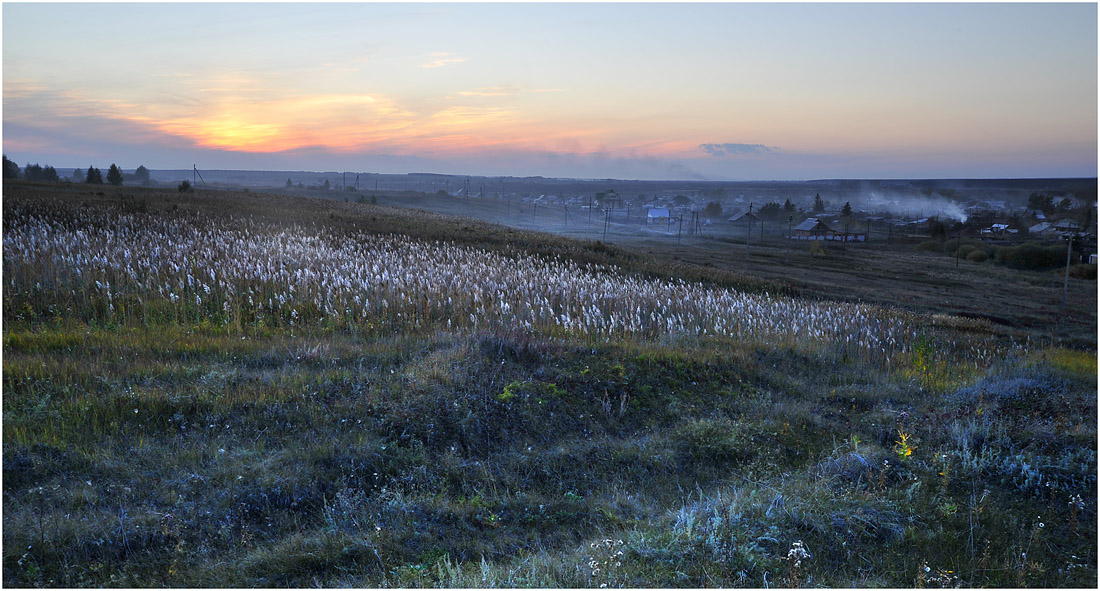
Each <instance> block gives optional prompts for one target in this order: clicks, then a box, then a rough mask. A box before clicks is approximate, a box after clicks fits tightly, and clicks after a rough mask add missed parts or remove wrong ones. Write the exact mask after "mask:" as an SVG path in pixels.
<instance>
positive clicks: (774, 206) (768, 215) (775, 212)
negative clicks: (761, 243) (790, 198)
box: [757, 201, 780, 220]
mask: <svg viewBox="0 0 1100 591" xmlns="http://www.w3.org/2000/svg"><path fill="white" fill-rule="evenodd" d="M779 212H780V207H779V203H778V202H775V201H772V202H771V203H765V204H764V205H763V206H761V207H760V210H759V211H758V212H757V213H758V214H759V215H760V217H762V218H765V219H769V220H774V219H776V218H778V217H779Z"/></svg>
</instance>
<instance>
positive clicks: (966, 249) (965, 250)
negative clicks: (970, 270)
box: [954, 244, 979, 259]
mask: <svg viewBox="0 0 1100 591" xmlns="http://www.w3.org/2000/svg"><path fill="white" fill-rule="evenodd" d="M975 250H979V249H978V247H977V246H974V245H973V244H963V245H962V246H960V247H958V248H956V249H955V253H954V254H955V256H956V257H958V258H960V259H965V258H967V257H968V256H970V253H972V252H974V251H975Z"/></svg>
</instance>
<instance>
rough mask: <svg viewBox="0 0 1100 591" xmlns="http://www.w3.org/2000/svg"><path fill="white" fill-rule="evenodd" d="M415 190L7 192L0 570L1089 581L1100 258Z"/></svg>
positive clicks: (86, 576) (320, 576) (621, 579)
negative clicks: (645, 221)
mask: <svg viewBox="0 0 1100 591" xmlns="http://www.w3.org/2000/svg"><path fill="white" fill-rule="evenodd" d="M418 199H422V200H421V201H416V200H414V199H413V198H411V197H409V198H408V199H405V198H404V197H402V196H400V195H382V196H380V197H379V198H378V201H379V203H378V204H370V203H362V204H360V203H345V202H343V201H336V200H322V199H307V198H301V197H293V196H285V195H284V196H280V195H268V194H261V193H255V192H213V191H211V192H199V193H196V194H180V193H178V192H176V191H165V190H146V189H133V188H128V187H127V188H108V187H102V188H93V189H89V188H88V187H87V186H86V185H46V184H26V183H12V184H9V183H6V184H5V186H4V202H3V208H4V209H3V224H4V255H3V298H4V301H3V321H4V325H3V583H4V585H5V586H9V587H98V586H115V587H117V586H123V587H137V586H157V587H177V586H178V587H188V586H190V587H305V586H318V587H365V586H372V587H373V586H381V587H430V586H447V587H497V586H502V587H503V586H511V587H517V586H518V587H589V588H596V587H604V586H607V587H757V588H759V587H771V586H783V587H864V586H875V587H959V586H967V587H1089V588H1092V587H1095V586H1096V584H1097V537H1096V531H1097V519H1096V515H1097V497H1096V485H1097V480H1096V477H1097V463H1096V449H1097V448H1096V445H1097V439H1096V428H1097V424H1096V412H1097V407H1096V403H1097V400H1096V388H1097V356H1096V338H1095V334H1096V309H1095V308H1096V282H1095V281H1088V280H1082V279H1072V280H1071V282H1070V306H1069V309H1068V310H1067V311H1065V312H1063V311H1061V310H1060V309H1059V308H1060V303H1061V276H1060V275H1058V274H1057V273H1055V272H1048V271H1042V272H1033V271H1016V270H1011V269H1007V268H1005V267H1001V266H998V265H994V264H992V263H988V264H977V263H970V264H969V266H968V265H967V263H966V262H963V263H962V264H960V267H959V268H958V269H956V268H955V266H954V260H953V259H951V258H949V257H946V256H944V255H942V254H930V253H923V252H917V251H916V250H915V249H914V248H913V245H912V244H909V245H906V244H895V245H890V246H889V247H887V248H882V247H881V246H882V245H877V244H875V243H871V244H867V245H859V246H854V245H849V246H847V247H846V248H840V247H839V245H835V246H836V247H828V248H825V249H824V250H822V251H820V252H816V253H811V252H809V250H808V249H807V246H805V245H800V246H799V247H798V248H796V249H792V252H791V255H790V264H789V265H788V264H787V263H786V262H785V259H786V251H785V248H784V246H785V245H781V244H780V243H779V242H778V239H777V238H775V237H772V238H771V242H766V243H765V245H764V246H759V245H754V246H752V247H751V248H752V251H751V254H750V256H749V259H748V261H747V262H746V260H745V251H744V248H745V245H744V244H743V243H737V242H736V241H731V239H727V238H722V237H720V236H713V235H712V236H710V237H708V236H706V235H704V236H702V237H691V238H685V239H683V240H682V241H681V244H680V245H679V246H677V245H676V241H675V237H671V238H670V237H668V236H656V235H647V234H644V233H641V232H636V231H635V232H627V231H622V232H611V233H609V236H608V238H607V240H606V241H604V240H603V235H602V227H599V228H596V227H575V228H562V229H563V230H566V235H565V236H561V235H551V234H544V233H539V232H535V231H530V230H527V229H523V228H522V227H505V226H502V225H494V224H493V223H490V222H492V221H504V220H503V219H499V218H500V211H499V206H500V205H501V204H496V205H497V209H493V210H491V209H489V207H488V206H487V205H477V206H476V207H484V208H485V210H484V211H478V210H476V208H475V206H474V205H470V206H467V205H465V204H464V203H461V201H462V200H453V199H452V200H451V202H448V203H444V204H443V205H440V204H439V203H437V202H432V201H431V199H436V198H418ZM437 201H438V200H437ZM398 203H401V204H402V205H408V206H411V207H419V208H421V209H433V208H434V209H439V210H440V211H439V212H436V213H432V212H426V211H417V210H415V209H409V208H407V207H395V206H394V205H396V204H398ZM444 205H445V206H446V207H444ZM504 207H516V206H515V205H514V204H513V205H512V206H508V205H506V204H504ZM448 208H450V209H448ZM445 213H453V214H464V216H465V217H456V216H454V215H445ZM521 214H523V215H530V214H534V216H533V217H535V222H532V224H531V225H532V226H535V225H540V224H538V223H537V220H538V218H537V215H538V214H537V213H535V212H515V215H521ZM509 215H512V213H511V212H509V211H508V210H505V211H504V216H509ZM471 216H475V217H482V218H484V219H480V220H479V219H475V217H471ZM494 216H497V217H494ZM510 221H513V222H514V220H510ZM576 223H577V224H578V225H579V223H580V222H579V221H577V222H576ZM586 223H587V222H586ZM517 225H518V224H517ZM563 225H564V223H563Z"/></svg>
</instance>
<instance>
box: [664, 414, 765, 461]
mask: <svg viewBox="0 0 1100 591" xmlns="http://www.w3.org/2000/svg"><path fill="white" fill-rule="evenodd" d="M673 438H674V440H675V441H676V446H677V447H678V448H679V450H680V452H681V453H682V454H683V456H684V457H685V459H690V460H694V461H710V462H726V461H730V460H742V461H743V460H747V459H749V457H751V455H752V449H751V447H750V444H751V441H752V438H751V436H746V434H745V433H743V432H742V429H741V426H740V424H738V423H735V422H733V421H730V420H728V419H701V420H698V421H690V422H688V423H685V424H682V425H680V427H679V428H677V429H676V432H675V433H674V434H673Z"/></svg>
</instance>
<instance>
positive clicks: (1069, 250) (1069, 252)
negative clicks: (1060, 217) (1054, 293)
mask: <svg viewBox="0 0 1100 591" xmlns="http://www.w3.org/2000/svg"><path fill="white" fill-rule="evenodd" d="M1072 256H1073V234H1066V279H1065V281H1064V282H1063V283H1062V309H1063V310H1065V309H1066V299H1068V297H1069V261H1070V258H1071V257H1072Z"/></svg>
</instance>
